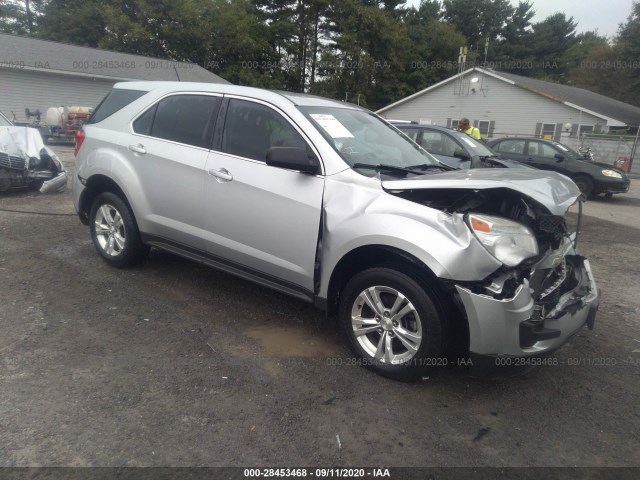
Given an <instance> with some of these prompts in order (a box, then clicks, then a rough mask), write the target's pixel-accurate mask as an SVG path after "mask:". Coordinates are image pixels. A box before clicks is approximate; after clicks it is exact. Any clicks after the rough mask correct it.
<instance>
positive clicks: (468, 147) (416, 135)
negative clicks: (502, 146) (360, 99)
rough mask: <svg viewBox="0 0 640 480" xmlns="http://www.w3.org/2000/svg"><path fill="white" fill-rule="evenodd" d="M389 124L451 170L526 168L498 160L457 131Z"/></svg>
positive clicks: (416, 124) (479, 143) (399, 123)
mask: <svg viewBox="0 0 640 480" xmlns="http://www.w3.org/2000/svg"><path fill="white" fill-rule="evenodd" d="M391 124H392V125H393V126H394V127H396V128H399V129H400V130H401V131H402V133H404V134H405V135H407V136H408V137H410V138H411V140H413V141H414V142H416V143H417V144H418V145H420V146H421V147H422V148H424V149H425V150H426V151H427V152H429V153H430V154H431V155H433V156H434V157H436V158H437V159H438V160H440V161H441V162H442V163H444V164H446V165H448V166H450V167H453V168H455V169H466V168H527V167H526V165H524V164H522V163H520V162H514V161H512V160H509V159H507V158H501V157H500V156H499V155H498V154H497V153H496V152H494V151H492V150H491V149H490V148H489V147H488V146H487V145H485V144H484V143H482V142H479V141H477V140H476V139H474V138H471V137H470V136H469V135H467V134H466V133H463V132H459V131H458V130H452V129H450V128H446V127H439V126H436V125H422V124H419V123H415V122H399V121H391Z"/></svg>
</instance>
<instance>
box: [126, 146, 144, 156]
mask: <svg viewBox="0 0 640 480" xmlns="http://www.w3.org/2000/svg"><path fill="white" fill-rule="evenodd" d="M129 150H131V151H132V152H135V153H139V154H140V155H144V154H145V153H147V150H146V149H145V148H144V145H140V144H138V145H129Z"/></svg>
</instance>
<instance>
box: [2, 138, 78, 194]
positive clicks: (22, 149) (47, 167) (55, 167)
mask: <svg viewBox="0 0 640 480" xmlns="http://www.w3.org/2000/svg"><path fill="white" fill-rule="evenodd" d="M25 187H28V188H31V189H33V190H39V191H40V192H41V193H54V192H62V191H64V190H65V189H66V187H67V172H66V170H65V168H64V165H63V164H62V162H61V161H60V159H59V158H58V156H57V155H56V154H55V153H54V152H53V151H52V150H51V149H49V148H47V147H46V146H45V145H44V143H43V142H42V137H41V136H40V132H38V131H37V130H35V129H33V128H28V127H8V128H3V129H0V192H5V191H7V190H10V189H13V188H25Z"/></svg>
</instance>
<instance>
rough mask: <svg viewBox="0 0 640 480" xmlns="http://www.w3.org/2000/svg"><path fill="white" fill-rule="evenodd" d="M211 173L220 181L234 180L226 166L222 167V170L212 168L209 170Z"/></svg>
mask: <svg viewBox="0 0 640 480" xmlns="http://www.w3.org/2000/svg"><path fill="white" fill-rule="evenodd" d="M209 175H211V176H213V177H216V180H217V181H218V182H230V181H231V180H233V175H231V174H230V173H229V171H228V170H227V169H226V168H221V169H220V170H215V169H213V168H212V169H211V170H209Z"/></svg>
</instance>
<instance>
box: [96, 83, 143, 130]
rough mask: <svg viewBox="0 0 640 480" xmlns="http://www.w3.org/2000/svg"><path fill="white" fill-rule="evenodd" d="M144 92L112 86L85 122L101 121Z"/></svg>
mask: <svg viewBox="0 0 640 480" xmlns="http://www.w3.org/2000/svg"><path fill="white" fill-rule="evenodd" d="M145 93H147V92H143V91H142V90H127V89H124V88H114V89H113V90H111V91H110V92H109V93H108V95H107V96H106V97H104V98H103V99H102V101H101V102H100V103H99V104H98V106H97V107H96V109H95V110H94V111H93V114H92V115H91V117H89V120H88V121H87V122H86V123H87V124H91V123H98V122H101V121H102V120H104V119H105V118H107V117H110V116H111V115H113V114H114V113H116V112H117V111H118V110H121V109H122V108H124V107H126V106H127V105H129V104H130V103H131V102H133V101H135V100H137V99H139V98H140V97H141V96H143V95H144V94H145Z"/></svg>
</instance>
